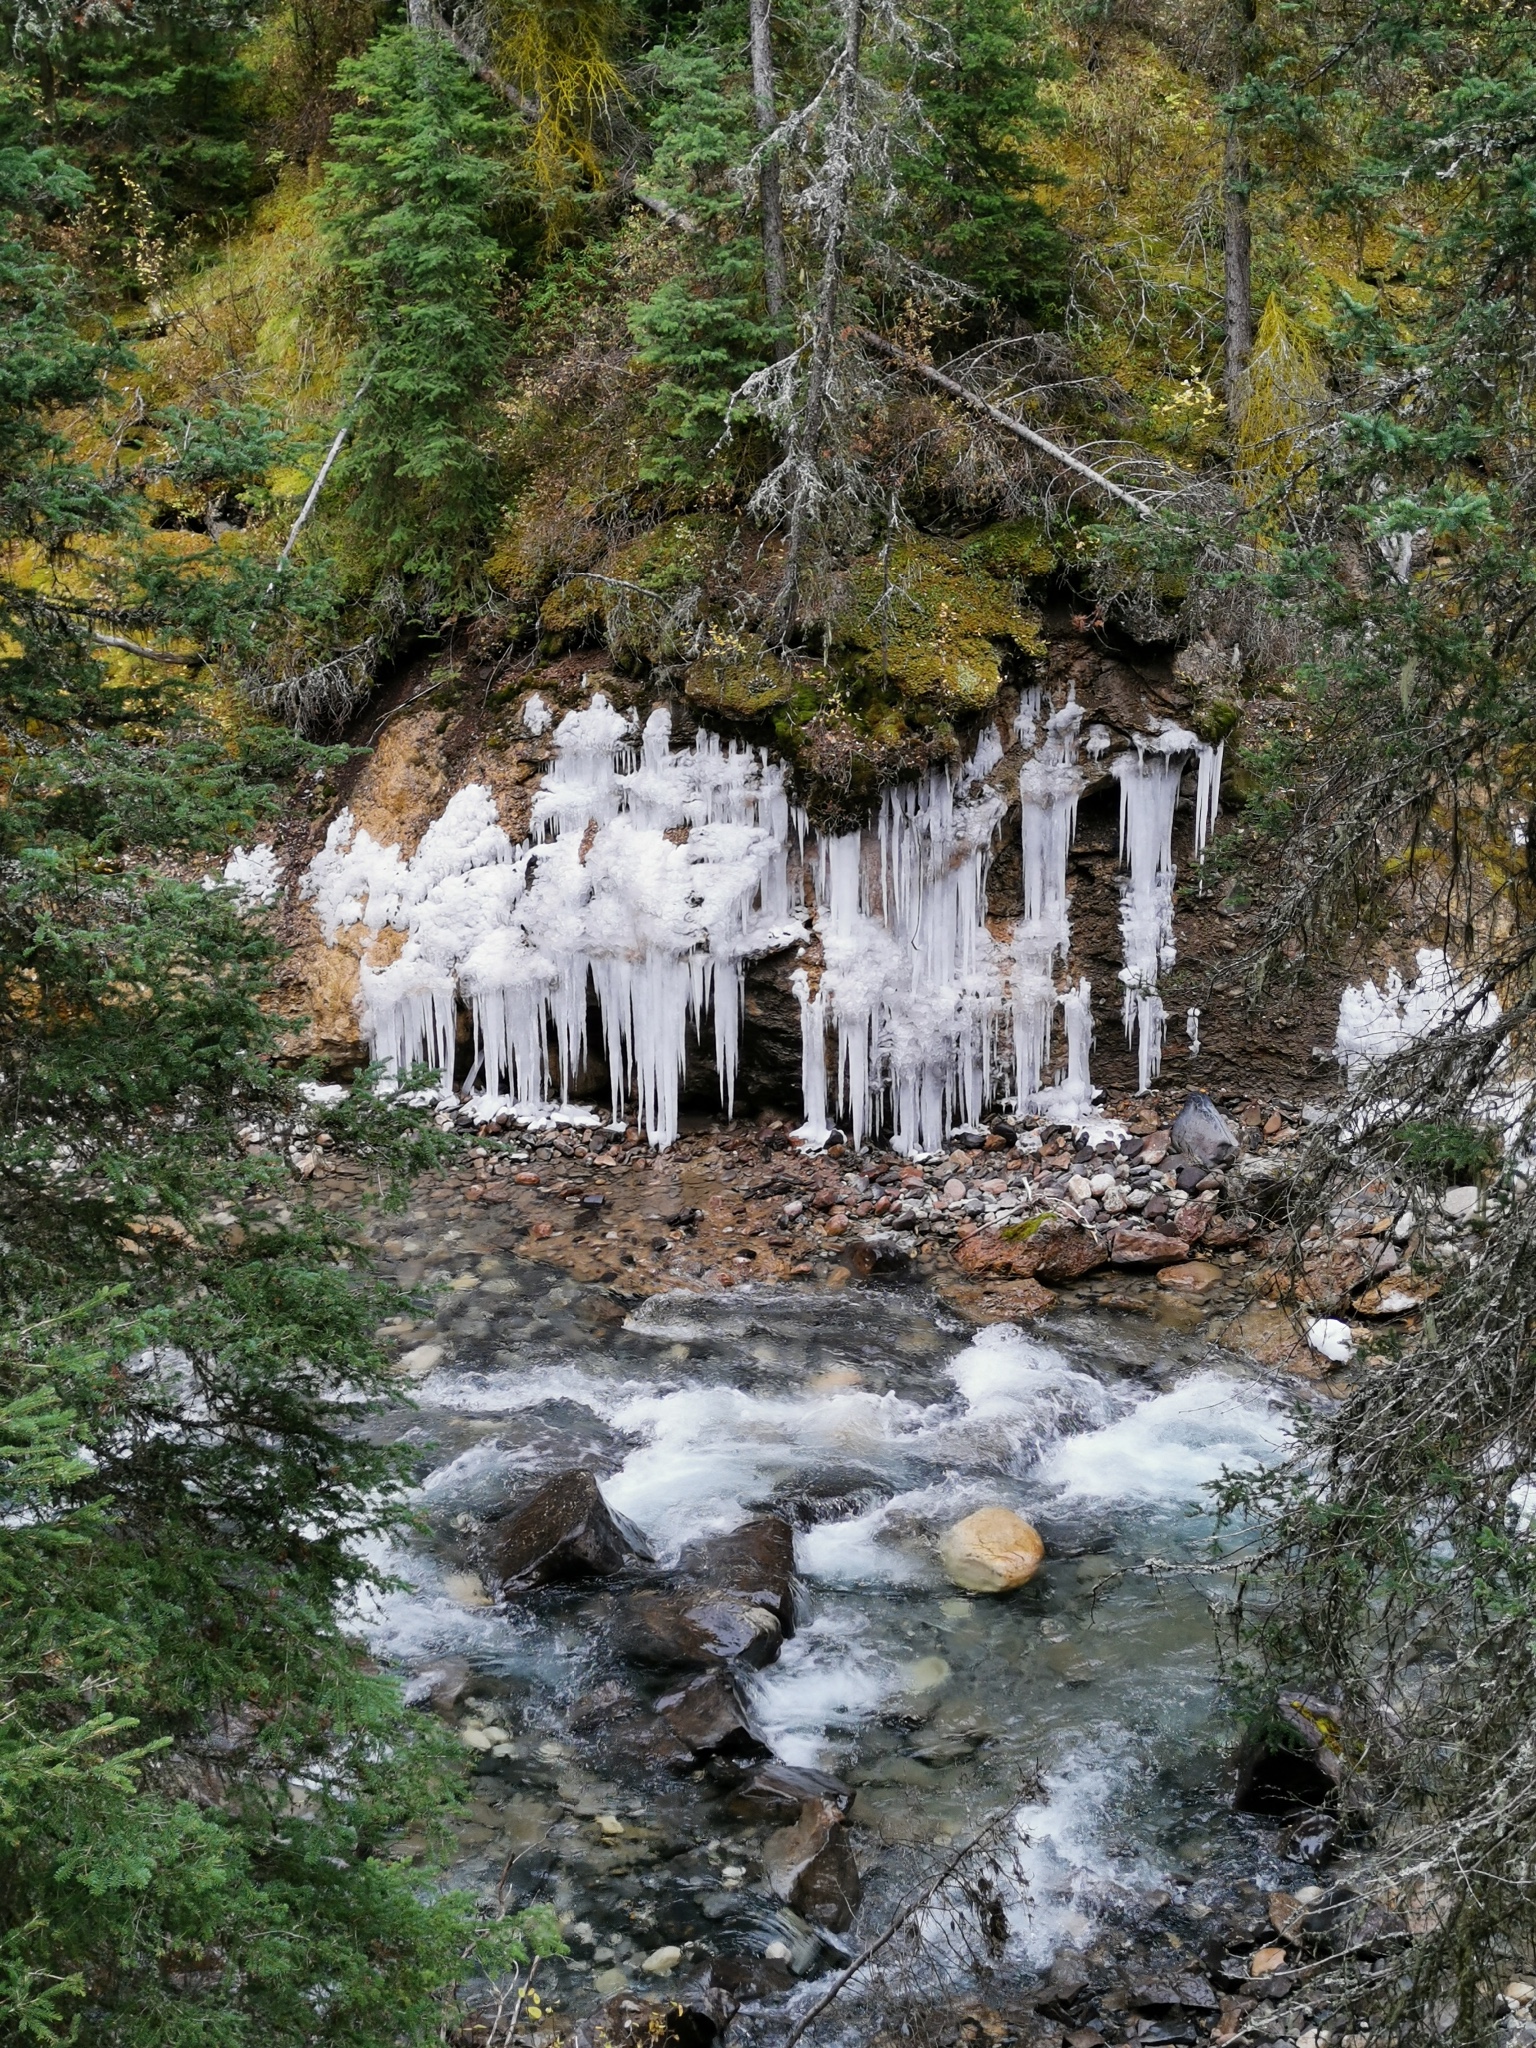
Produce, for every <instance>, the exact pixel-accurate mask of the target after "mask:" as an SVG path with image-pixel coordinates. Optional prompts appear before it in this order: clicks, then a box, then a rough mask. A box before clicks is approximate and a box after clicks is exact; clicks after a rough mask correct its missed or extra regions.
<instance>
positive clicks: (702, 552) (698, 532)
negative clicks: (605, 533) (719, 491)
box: [608, 513, 735, 597]
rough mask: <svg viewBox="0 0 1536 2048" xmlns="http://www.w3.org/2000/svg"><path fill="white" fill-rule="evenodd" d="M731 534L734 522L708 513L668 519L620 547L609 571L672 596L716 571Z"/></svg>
mask: <svg viewBox="0 0 1536 2048" xmlns="http://www.w3.org/2000/svg"><path fill="white" fill-rule="evenodd" d="M734 536H735V526H734V524H733V523H731V522H729V521H726V520H723V519H718V518H713V517H711V516H710V515H709V514H708V513H689V514H688V515H687V516H685V517H683V518H680V519H668V520H665V521H663V523H662V524H661V525H660V526H653V527H652V528H651V529H650V531H649V532H648V533H642V534H641V535H640V536H639V537H638V539H636V540H632V541H630V542H628V543H627V545H625V546H624V547H622V548H620V549H619V551H618V552H617V554H615V555H614V556H613V558H612V560H611V561H610V562H609V564H608V573H609V574H610V575H612V576H616V577H620V578H622V579H623V581H625V582H626V583H638V584H639V585H641V587H642V588H643V589H646V590H654V591H656V592H658V593H659V594H660V595H662V596H666V597H671V596H675V595H676V594H677V593H678V592H679V591H682V590H686V589H687V588H688V587H689V586H690V585H691V584H696V583H704V582H707V581H709V580H710V579H711V578H712V577H713V576H714V575H716V574H717V573H718V571H719V570H720V568H721V566H722V560H723V557H724V556H725V554H726V552H727V550H728V549H729V546H730V543H731V541H732V539H733V538H734Z"/></svg>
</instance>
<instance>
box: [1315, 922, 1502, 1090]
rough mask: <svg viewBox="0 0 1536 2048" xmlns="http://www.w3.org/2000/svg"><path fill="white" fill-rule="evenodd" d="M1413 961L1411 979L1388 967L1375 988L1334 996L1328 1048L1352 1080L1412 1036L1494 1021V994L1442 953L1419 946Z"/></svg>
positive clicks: (1469, 1028) (1472, 1027) (1471, 1028)
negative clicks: (1335, 1024) (1333, 1030)
mask: <svg viewBox="0 0 1536 2048" xmlns="http://www.w3.org/2000/svg"><path fill="white" fill-rule="evenodd" d="M1416 963H1417V966H1418V970H1419V971H1418V977H1417V979H1416V980H1414V981H1404V979H1403V977H1402V976H1401V975H1400V974H1399V973H1398V971H1397V969H1396V968H1395V967H1394V968H1392V969H1390V970H1389V972H1388V974H1387V977H1386V980H1385V981H1384V982H1383V984H1382V986H1381V987H1380V988H1378V987H1377V986H1376V984H1375V982H1374V981H1367V982H1364V983H1362V984H1361V986H1360V987H1359V988H1346V989H1345V991H1344V993H1343V995H1342V996H1341V997H1340V998H1339V1028H1338V1032H1337V1035H1336V1036H1335V1038H1334V1052H1335V1055H1336V1056H1337V1058H1338V1059H1339V1060H1340V1061H1341V1062H1342V1064H1343V1066H1344V1069H1345V1072H1346V1074H1347V1076H1348V1078H1349V1080H1350V1082H1351V1083H1352V1084H1353V1083H1354V1082H1356V1081H1358V1080H1359V1079H1360V1078H1361V1076H1362V1075H1363V1074H1364V1073H1366V1072H1367V1071H1368V1070H1369V1069H1370V1068H1371V1067H1373V1066H1374V1065H1375V1064H1376V1063H1377V1062H1378V1061H1379V1060H1383V1059H1385V1058H1387V1057H1388V1056H1389V1055H1390V1054H1392V1053H1394V1052H1400V1051H1401V1050H1402V1048H1403V1047H1404V1046H1406V1045H1411V1044H1412V1043H1413V1041H1414V1040H1415V1039H1417V1038H1427V1037H1428V1036H1429V1035H1430V1034H1431V1033H1433V1032H1437V1031H1446V1030H1450V1029H1452V1028H1459V1029H1461V1030H1465V1031H1480V1030H1482V1029H1484V1028H1485V1027H1486V1026H1487V1025H1489V1024H1492V1023H1494V1022H1496V1021H1497V1019H1498V1017H1499V1014H1500V1006H1499V999H1498V997H1497V996H1495V995H1493V994H1491V993H1486V992H1484V993H1480V992H1479V991H1478V990H1477V988H1476V987H1475V986H1474V985H1473V984H1472V983H1470V982H1466V981H1464V980H1462V979H1461V977H1460V976H1458V974H1457V973H1456V970H1455V968H1454V967H1453V966H1452V965H1451V963H1450V961H1449V960H1448V959H1447V958H1446V956H1445V954H1444V953H1442V952H1440V951H1438V950H1437V949H1436V948H1435V947H1433V946H1424V947H1421V949H1420V950H1419V952H1418V954H1417V956H1416Z"/></svg>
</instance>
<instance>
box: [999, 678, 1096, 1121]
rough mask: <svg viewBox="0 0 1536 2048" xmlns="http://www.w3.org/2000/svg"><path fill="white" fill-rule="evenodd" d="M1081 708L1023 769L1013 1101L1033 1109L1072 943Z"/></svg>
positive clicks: (1067, 709)
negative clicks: (1059, 969)
mask: <svg viewBox="0 0 1536 2048" xmlns="http://www.w3.org/2000/svg"><path fill="white" fill-rule="evenodd" d="M1082 716H1083V714H1082V708H1081V706H1080V705H1078V704H1076V703H1071V702H1069V703H1067V704H1066V705H1065V706H1063V708H1062V709H1061V710H1060V711H1058V712H1056V713H1054V714H1053V715H1052V717H1051V718H1050V720H1049V721H1048V722H1047V725H1046V730H1045V738H1044V741H1043V742H1042V745H1041V748H1040V752H1039V753H1038V754H1037V755H1036V756H1035V758H1034V759H1033V760H1030V761H1026V762H1025V763H1024V766H1023V767H1022V768H1021V769H1020V770H1019V832H1020V840H1021V851H1022V855H1023V868H1024V915H1023V917H1022V918H1021V919H1020V921H1019V923H1018V924H1017V925H1015V927H1014V933H1013V1073H1014V1097H1015V1102H1016V1104H1017V1106H1018V1108H1019V1109H1020V1110H1028V1109H1029V1108H1030V1107H1031V1106H1032V1104H1033V1100H1034V1098H1035V1096H1036V1095H1038V1093H1039V1092H1040V1088H1041V1085H1042V1082H1043V1080H1044V1076H1045V1071H1046V1066H1047V1063H1048V1062H1049V1059H1050V1052H1051V1020H1052V1017H1053V1015H1054V1013H1055V1009H1056V982H1055V967H1056V963H1057V962H1058V961H1065V959H1066V957H1067V950H1068V946H1069V944H1070V941H1071V936H1072V933H1071V917H1070V910H1071V906H1070V903H1069V900H1068V897H1067V859H1068V856H1069V854H1070V853H1071V851H1072V840H1073V837H1074V835H1075V833H1076V831H1077V800H1078V797H1079V796H1080V794H1081V793H1082V787H1083V776H1082V771H1081V770H1080V769H1079V768H1078V767H1077V765H1076V763H1077V730H1078V726H1079V724H1080V723H1081V720H1082Z"/></svg>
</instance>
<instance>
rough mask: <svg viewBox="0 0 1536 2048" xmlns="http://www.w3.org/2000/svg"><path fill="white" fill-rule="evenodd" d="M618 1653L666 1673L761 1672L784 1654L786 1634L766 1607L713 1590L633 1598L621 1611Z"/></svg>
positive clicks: (617, 1634)
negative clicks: (743, 1668) (739, 1667)
mask: <svg viewBox="0 0 1536 2048" xmlns="http://www.w3.org/2000/svg"><path fill="white" fill-rule="evenodd" d="M615 1634H616V1638H617V1641H618V1647H619V1649H620V1650H621V1651H622V1652H623V1654H624V1655H625V1656H626V1657H630V1658H633V1659H634V1661H635V1662H636V1663H637V1664H650V1665H655V1666H657V1667H658V1668H659V1669H661V1670H663V1671H711V1670H714V1669H715V1668H716V1667H717V1666H719V1665H722V1664H736V1663H741V1664H745V1665H747V1666H748V1667H749V1668H751V1669H753V1670H756V1669H758V1668H760V1667H761V1666H762V1665H764V1664H771V1663H772V1662H773V1660H774V1658H775V1657H777V1655H778V1654H779V1648H780V1645H781V1644H782V1643H783V1641H784V1631H783V1629H782V1628H781V1627H780V1626H779V1618H778V1616H777V1615H776V1614H774V1613H772V1612H771V1611H770V1610H769V1609H768V1608H766V1607H760V1606H758V1605H757V1604H756V1603H755V1602H754V1601H752V1600H749V1599H744V1598H743V1597H742V1596H741V1595H739V1594H735V1593H713V1592H710V1591H708V1590H694V1591H691V1592H690V1591H686V1590H685V1591H683V1592H676V1593H665V1592H643V1593H632V1594H631V1595H630V1597H629V1598H628V1599H627V1600H626V1601H625V1602H624V1605H623V1607H622V1608H621V1609H620V1610H619V1617H618V1622H617V1625H616V1629H615Z"/></svg>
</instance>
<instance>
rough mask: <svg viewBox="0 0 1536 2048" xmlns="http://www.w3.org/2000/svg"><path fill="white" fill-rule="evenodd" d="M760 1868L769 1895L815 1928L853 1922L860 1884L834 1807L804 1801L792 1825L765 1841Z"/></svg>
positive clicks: (825, 1802) (829, 1803) (833, 1927)
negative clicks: (791, 1908) (769, 1890)
mask: <svg viewBox="0 0 1536 2048" xmlns="http://www.w3.org/2000/svg"><path fill="white" fill-rule="evenodd" d="M763 1871H764V1874H765V1876H766V1877H767V1879H768V1882H769V1885H770V1886H771V1887H772V1889H773V1895H774V1897H775V1898H777V1899H782V1900H783V1901H784V1903H785V1905H786V1906H793V1908H794V1909H795V1911H796V1912H797V1913H799V1914H801V1915H802V1916H803V1917H804V1918H805V1919H807V1920H809V1921H810V1922H811V1924H812V1925H813V1926H815V1927H826V1928H829V1929H830V1930H831V1931H832V1933H834V1934H841V1933H842V1931H843V1930H844V1928H846V1927H851V1926H852V1925H853V1917H854V1915H855V1913H857V1912H858V1910H859V1902H860V1900H861V1899H862V1898H863V1896H864V1888H863V1886H862V1885H861V1884H860V1882H859V1867H858V1865H857V1864H856V1863H855V1862H854V1860H853V1851H852V1849H851V1848H850V1847H849V1846H848V1835H847V1831H846V1829H845V1828H844V1826H843V1816H842V1813H841V1812H840V1811H839V1809H838V1807H837V1806H836V1805H835V1804H834V1803H833V1802H832V1801H831V1800H828V1799H808V1800H807V1801H806V1802H805V1804H804V1805H803V1806H802V1807H801V1809H800V1816H799V1818H798V1820H796V1822H795V1824H794V1826H793V1827H788V1828H779V1829H778V1830H777V1831H776V1832H775V1833H773V1834H771V1835H770V1836H769V1837H768V1839H767V1840H766V1841H765V1842H764V1844H763Z"/></svg>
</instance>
